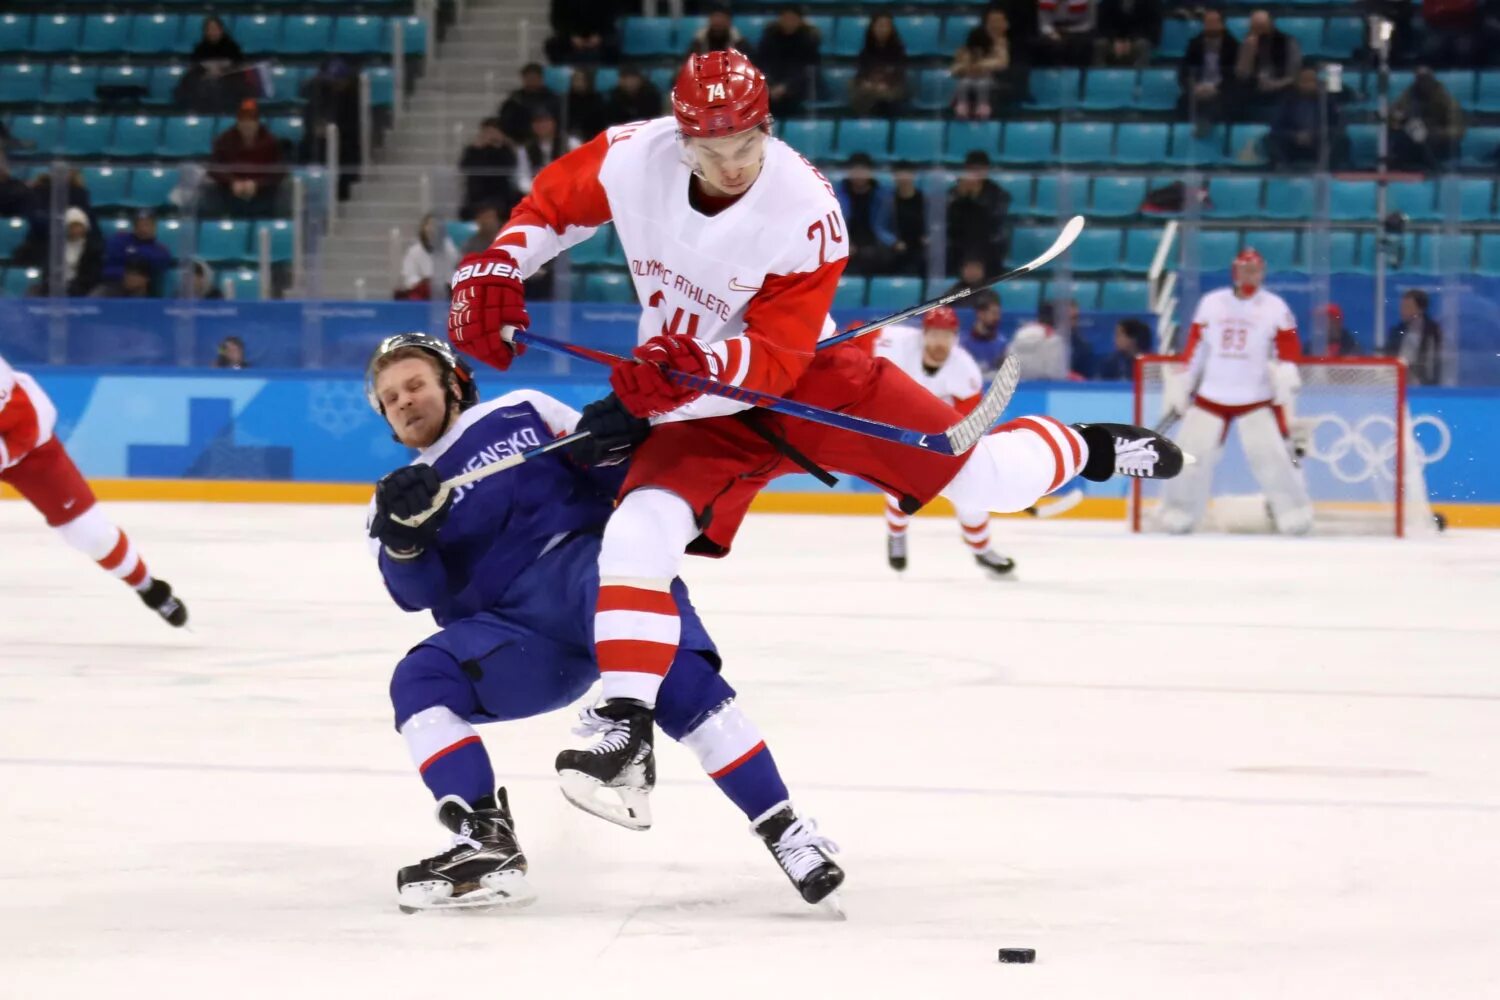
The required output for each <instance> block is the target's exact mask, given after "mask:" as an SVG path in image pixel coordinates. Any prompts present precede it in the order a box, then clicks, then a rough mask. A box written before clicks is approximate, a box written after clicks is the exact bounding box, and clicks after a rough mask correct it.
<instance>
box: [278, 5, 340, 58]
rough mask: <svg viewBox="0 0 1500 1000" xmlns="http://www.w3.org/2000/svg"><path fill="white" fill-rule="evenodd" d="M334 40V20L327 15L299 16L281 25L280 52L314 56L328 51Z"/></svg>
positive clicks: (288, 19)
mask: <svg viewBox="0 0 1500 1000" xmlns="http://www.w3.org/2000/svg"><path fill="white" fill-rule="evenodd" d="M332 38H333V18H331V17H329V16H327V15H326V14H299V15H297V16H295V17H289V18H287V19H286V20H285V21H284V22H282V25H281V46H280V51H281V52H284V53H286V54H288V55H313V54H316V53H323V52H327V51H328V47H329V44H330V42H331V40H332Z"/></svg>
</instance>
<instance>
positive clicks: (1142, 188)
mask: <svg viewBox="0 0 1500 1000" xmlns="http://www.w3.org/2000/svg"><path fill="white" fill-rule="evenodd" d="M1145 200H1146V178H1144V177H1095V178H1094V196H1093V200H1092V201H1091V202H1090V204H1089V214H1090V215H1093V216H1096V217H1098V218H1102V219H1122V218H1125V217H1127V216H1132V215H1135V214H1136V213H1138V212H1139V211H1140V209H1141V202H1143V201H1145Z"/></svg>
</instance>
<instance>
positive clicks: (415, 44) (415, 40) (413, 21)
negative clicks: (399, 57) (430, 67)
mask: <svg viewBox="0 0 1500 1000" xmlns="http://www.w3.org/2000/svg"><path fill="white" fill-rule="evenodd" d="M390 23H391V24H393V25H394V24H398V23H399V24H400V25H401V51H402V53H403V54H404V55H408V56H419V55H421V54H423V53H424V52H426V51H427V22H426V21H424V20H422V19H421V18H420V17H416V16H412V17H393V18H391V21H390ZM386 37H387V38H388V39H392V42H391V44H392V45H393V46H394V45H395V41H394V38H395V36H394V35H393V34H387V35H386Z"/></svg>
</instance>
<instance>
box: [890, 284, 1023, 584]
mask: <svg viewBox="0 0 1500 1000" xmlns="http://www.w3.org/2000/svg"><path fill="white" fill-rule="evenodd" d="M875 356H876V357H877V358H885V359H886V360H888V361H890V362H891V363H892V364H894V365H895V366H896V367H897V368H900V369H901V370H902V371H904V372H906V374H908V375H910V376H911V377H912V378H913V379H914V380H915V381H916V383H917V384H918V385H920V386H921V387H922V388H924V389H926V390H927V391H928V392H930V393H932V394H933V395H934V396H936V397H937V398H938V399H941V400H942V401H943V402H945V403H947V404H948V405H949V406H951V407H953V408H954V409H955V410H957V411H958V412H959V413H968V412H969V411H970V410H972V409H973V408H974V407H975V406H977V405H978V404H979V399H980V397H981V396H982V395H983V393H984V376H983V375H981V374H980V372H979V363H978V362H976V361H975V360H974V357H973V355H971V354H970V353H969V352H968V351H966V350H964V349H963V348H962V347H960V346H959V343H958V313H956V312H954V311H953V310H952V309H951V308H949V307H948V306H939V307H938V308H936V309H933V310H932V311H931V312H929V313H927V314H926V315H924V316H923V317H922V326H921V328H920V329H919V328H917V327H914V326H888V327H886V328H885V329H884V330H882V331H880V336H879V337H878V338H877V339H876V341H875ZM954 513H955V514H956V515H957V517H958V527H959V530H960V532H962V534H963V540H964V545H965V546H967V547H968V549H969V550H970V551H971V552H973V553H974V561H975V562H977V563H978V564H979V568H980V569H982V570H984V571H985V572H986V573H989V574H991V575H992V576H995V577H1005V576H1008V575H1009V574H1010V572H1011V570H1013V569H1015V568H1016V563H1015V560H1013V559H1010V558H1008V557H1006V556H1002V555H1000V554H999V553H997V552H996V551H995V550H993V549H991V548H990V512H989V511H988V510H986V509H985V508H983V507H977V508H963V507H955V508H954ZM911 517H912V516H911V515H910V514H908V513H906V511H904V510H902V509H901V503H900V501H899V500H898V499H897V498H895V497H893V496H891V495H890V494H886V498H885V527H886V536H885V555H886V559H887V561H888V562H890V564H891V569H893V570H896V571H897V572H900V571H901V570H904V569H906V558H907V536H906V529H907V527H908V526H909V525H910V524H911Z"/></svg>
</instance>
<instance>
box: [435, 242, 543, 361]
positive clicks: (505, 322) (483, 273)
mask: <svg viewBox="0 0 1500 1000" xmlns="http://www.w3.org/2000/svg"><path fill="white" fill-rule="evenodd" d="M523 277H524V275H522V273H521V267H520V265H519V264H517V263H516V260H515V258H514V257H512V256H511V255H510V254H509V253H507V252H506V251H504V250H496V249H493V248H492V249H489V250H485V251H483V252H481V253H474V254H469V256H467V257H465V258H464V259H463V260H462V261H461V262H460V263H459V267H458V270H457V271H454V272H453V301H452V304H451V305H450V307H449V310H448V340H449V341H450V342H451V343H452V344H453V346H454V347H456V348H458V349H459V350H461V351H463V352H464V353H465V354H468V355H470V356H471V357H474V358H478V359H479V360H480V361H483V362H484V363H485V364H487V365H492V366H494V367H495V368H498V369H500V370H501V371H505V370H506V369H507V368H509V367H510V365H511V362H512V361H514V360H515V359H516V357H517V356H518V355H520V354H521V353H522V352H523V351H524V350H525V348H524V347H523V346H522V345H520V344H515V343H512V341H511V340H510V338H508V337H507V336H506V335H505V330H506V328H507V327H511V328H514V329H517V330H524V329H526V328H527V327H528V326H530V325H531V317H530V316H528V315H527V314H526V286H525V285H524V284H522V279H523Z"/></svg>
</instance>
